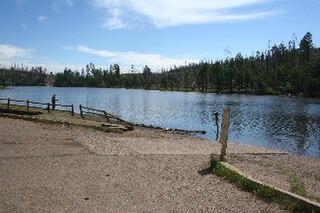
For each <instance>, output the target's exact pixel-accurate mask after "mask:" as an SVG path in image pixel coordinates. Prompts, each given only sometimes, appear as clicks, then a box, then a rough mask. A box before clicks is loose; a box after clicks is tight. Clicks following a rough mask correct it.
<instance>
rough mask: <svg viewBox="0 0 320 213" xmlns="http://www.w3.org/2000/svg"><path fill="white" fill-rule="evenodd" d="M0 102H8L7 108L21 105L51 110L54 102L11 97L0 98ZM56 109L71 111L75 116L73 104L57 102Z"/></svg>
mask: <svg viewBox="0 0 320 213" xmlns="http://www.w3.org/2000/svg"><path fill="white" fill-rule="evenodd" d="M0 103H3V104H6V106H7V108H10V106H21V107H26V109H27V110H29V109H30V107H37V108H43V109H47V110H48V111H50V109H52V106H53V104H51V103H49V102H48V103H43V102H38V101H30V100H19V99H10V98H0ZM55 110H58V111H65V112H70V113H71V115H72V116H74V107H73V104H72V105H66V104H55Z"/></svg>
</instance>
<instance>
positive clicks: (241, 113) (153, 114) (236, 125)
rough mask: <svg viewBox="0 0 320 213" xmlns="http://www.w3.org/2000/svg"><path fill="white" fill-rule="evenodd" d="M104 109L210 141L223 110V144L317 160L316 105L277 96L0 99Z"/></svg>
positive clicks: (78, 92) (132, 94)
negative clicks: (226, 113) (226, 112)
mask: <svg viewBox="0 0 320 213" xmlns="http://www.w3.org/2000/svg"><path fill="white" fill-rule="evenodd" d="M53 94H56V96H57V98H58V100H59V102H58V103H62V104H75V105H79V104H82V105H86V106H90V107H94V108H98V109H105V110H106V111H108V112H111V113H113V114H116V115H118V116H120V117H121V118H123V119H125V120H128V121H130V122H134V123H143V124H147V125H154V126H160V127H168V128H179V129H188V130H206V131H207V132H208V133H207V134H205V135H204V136H201V137H205V138H208V139H215V138H216V133H217V132H216V131H217V130H216V126H215V123H214V119H213V112H214V111H218V112H219V113H220V115H219V126H220V125H221V124H220V121H221V114H222V112H223V108H224V107H230V109H231V117H230V122H231V123H230V131H229V132H230V133H229V141H231V142H236V143H241V144H250V145H256V146H262V147H268V148H273V149H277V150H282V151H287V152H292V153H296V154H301V155H306V156H312V157H316V158H320V100H319V99H304V98H291V97H277V96H251V95H226V94H223V95H217V94H209V93H208V94H202V93H196V92H164V91H150V90H132V89H130V90H127V89H105V88H103V89H100V88H54V87H12V88H10V89H5V90H0V97H2V98H8V97H9V98H16V99H30V100H34V101H41V102H42V101H43V102H50V100H51V96H52V95H53Z"/></svg>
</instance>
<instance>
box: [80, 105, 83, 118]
mask: <svg viewBox="0 0 320 213" xmlns="http://www.w3.org/2000/svg"><path fill="white" fill-rule="evenodd" d="M79 109H80V116H81V118H83V114H82V106H81V104H80V105H79Z"/></svg>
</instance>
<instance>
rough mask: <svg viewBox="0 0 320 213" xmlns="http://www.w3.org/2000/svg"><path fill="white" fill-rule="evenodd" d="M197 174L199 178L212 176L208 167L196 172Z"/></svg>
mask: <svg viewBox="0 0 320 213" xmlns="http://www.w3.org/2000/svg"><path fill="white" fill-rule="evenodd" d="M198 173H199V174H200V175H201V176H205V175H211V174H212V172H211V168H210V167H209V168H205V169H202V170H200V171H198Z"/></svg>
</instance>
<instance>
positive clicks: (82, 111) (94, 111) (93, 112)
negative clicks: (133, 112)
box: [79, 105, 134, 126]
mask: <svg viewBox="0 0 320 213" xmlns="http://www.w3.org/2000/svg"><path fill="white" fill-rule="evenodd" d="M79 109H80V115H81V117H84V115H85V114H91V115H96V116H103V117H105V118H106V119H107V121H108V122H110V119H113V120H116V121H119V122H121V123H124V124H126V125H130V126H133V125H134V124H133V123H130V122H128V121H125V120H123V119H121V118H119V117H117V116H115V115H113V114H110V113H108V112H106V111H105V110H100V109H94V108H91V107H85V106H82V105H80V106H79Z"/></svg>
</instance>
